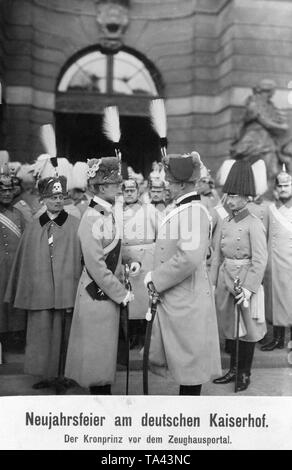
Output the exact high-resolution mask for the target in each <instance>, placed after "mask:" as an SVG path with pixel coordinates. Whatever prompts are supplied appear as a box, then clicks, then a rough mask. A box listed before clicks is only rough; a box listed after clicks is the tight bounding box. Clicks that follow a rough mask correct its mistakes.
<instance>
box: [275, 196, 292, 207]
mask: <svg viewBox="0 0 292 470" xmlns="http://www.w3.org/2000/svg"><path fill="white" fill-rule="evenodd" d="M282 206H286V207H287V208H288V209H290V207H292V197H290V199H288V201H286V202H282V201H280V200H279V201H276V207H277V209H280V207H282Z"/></svg>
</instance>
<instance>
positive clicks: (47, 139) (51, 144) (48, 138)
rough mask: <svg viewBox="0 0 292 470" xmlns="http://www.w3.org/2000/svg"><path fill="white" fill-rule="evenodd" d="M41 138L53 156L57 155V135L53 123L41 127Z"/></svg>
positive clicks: (47, 150)
mask: <svg viewBox="0 0 292 470" xmlns="http://www.w3.org/2000/svg"><path fill="white" fill-rule="evenodd" d="M40 138H41V142H42V144H43V146H44V150H45V152H46V153H47V154H49V155H50V157H51V158H55V157H56V156H57V147H56V136H55V131H54V128H53V126H52V124H44V125H43V126H41V129H40Z"/></svg>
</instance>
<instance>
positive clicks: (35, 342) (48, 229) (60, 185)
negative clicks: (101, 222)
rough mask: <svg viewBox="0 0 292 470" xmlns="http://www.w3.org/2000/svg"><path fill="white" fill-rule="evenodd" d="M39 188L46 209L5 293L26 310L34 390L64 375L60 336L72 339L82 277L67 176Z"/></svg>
mask: <svg viewBox="0 0 292 470" xmlns="http://www.w3.org/2000/svg"><path fill="white" fill-rule="evenodd" d="M38 188H39V194H40V197H41V199H42V200H43V202H44V204H45V206H46V211H45V212H44V213H43V214H41V215H40V217H39V218H38V219H35V220H34V221H33V222H31V223H30V224H28V225H27V227H26V229H25V231H24V233H23V236H22V238H21V241H20V243H19V246H18V249H17V253H16V255H15V260H14V263H13V267H12V270H11V274H10V278H9V283H8V286H7V292H6V295H5V300H6V301H7V302H9V303H10V304H12V305H14V307H16V308H24V309H25V310H27V311H28V319H27V335H26V349H25V358H24V371H25V373H27V374H31V375H37V376H41V378H42V380H41V381H40V382H37V383H36V384H34V386H33V388H36V389H39V388H46V387H49V386H50V385H51V380H53V379H54V377H56V376H57V375H58V374H59V372H60V354H61V350H62V349H61V346H63V344H62V345H61V338H62V336H63V334H64V338H66V331H67V338H68V330H69V329H70V323H71V318H72V310H73V306H74V301H75V296H76V291H77V285H78V281H79V277H80V273H81V251H80V244H79V240H78V237H77V229H78V224H79V220H78V219H77V218H75V217H74V216H71V215H70V214H68V213H67V212H65V211H64V209H63V208H64V197H65V195H66V192H67V191H66V178H65V177H64V176H60V177H47V178H43V179H41V180H39V182H38ZM65 329H66V331H65ZM65 346H66V344H65ZM62 360H63V359H62ZM62 372H63V371H62Z"/></svg>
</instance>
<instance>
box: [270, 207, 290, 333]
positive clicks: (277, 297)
mask: <svg viewBox="0 0 292 470" xmlns="http://www.w3.org/2000/svg"><path fill="white" fill-rule="evenodd" d="M268 250H269V261H268V269H267V276H266V278H267V280H268V282H267V285H268V287H269V289H268V290H267V294H268V295H267V299H266V307H267V318H268V319H271V320H272V321H273V325H276V326H284V327H285V326H290V327H291V326H292V199H290V200H289V201H287V202H286V203H285V204H282V203H281V202H280V201H277V202H276V203H274V204H271V205H270V206H269V237H268Z"/></svg>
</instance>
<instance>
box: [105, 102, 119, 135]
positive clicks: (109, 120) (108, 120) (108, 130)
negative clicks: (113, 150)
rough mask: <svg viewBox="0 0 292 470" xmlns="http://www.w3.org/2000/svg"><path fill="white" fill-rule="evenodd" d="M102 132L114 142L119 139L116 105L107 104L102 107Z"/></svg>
mask: <svg viewBox="0 0 292 470" xmlns="http://www.w3.org/2000/svg"><path fill="white" fill-rule="evenodd" d="M103 132H104V134H105V135H106V137H107V138H108V139H109V140H111V141H112V142H114V143H116V144H117V143H118V142H119V141H120V139H121V130H120V118H119V110H118V108H117V106H108V107H107V108H105V109H104V117H103Z"/></svg>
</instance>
